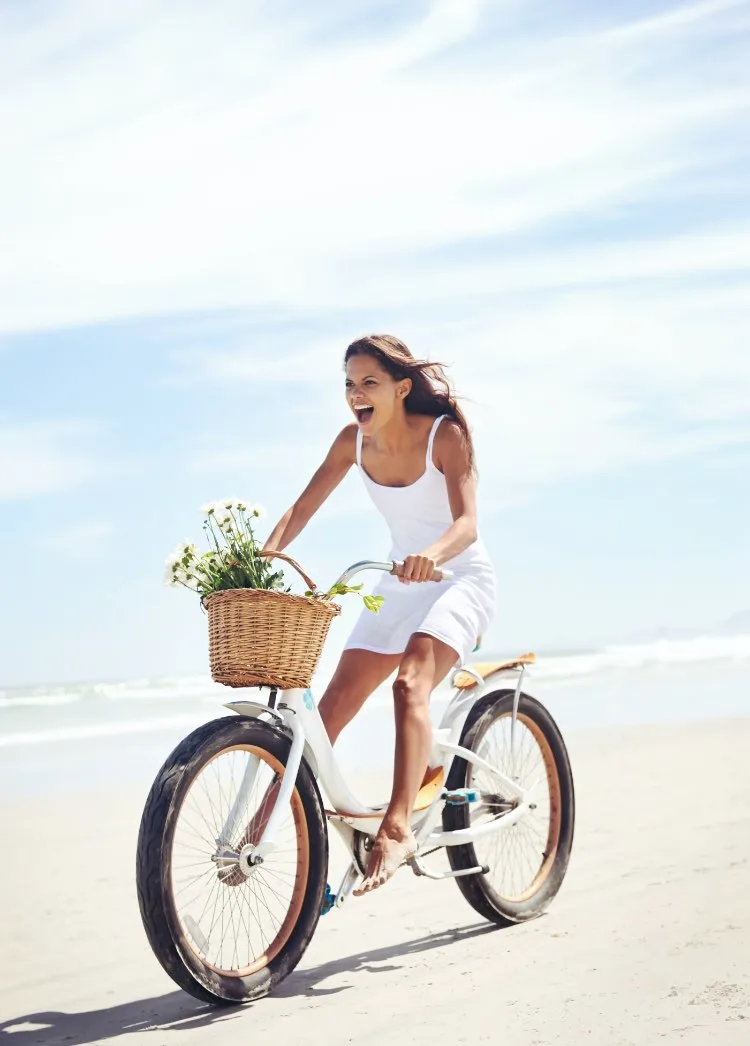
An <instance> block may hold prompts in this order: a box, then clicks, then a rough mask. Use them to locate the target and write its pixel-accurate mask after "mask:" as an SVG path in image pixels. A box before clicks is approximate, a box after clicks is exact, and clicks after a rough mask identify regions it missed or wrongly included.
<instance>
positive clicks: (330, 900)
mask: <svg viewBox="0 0 750 1046" xmlns="http://www.w3.org/2000/svg"><path fill="white" fill-rule="evenodd" d="M335 905H336V894H335V893H334V892H333V890H332V889H331V884H330V883H326V892H325V893H324V894H323V904H322V905H321V906H320V914H321V915H328V913H329V912H330V911H331V909H332V908H334V907H335Z"/></svg>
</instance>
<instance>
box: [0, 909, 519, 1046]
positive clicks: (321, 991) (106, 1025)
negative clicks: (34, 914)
mask: <svg viewBox="0 0 750 1046" xmlns="http://www.w3.org/2000/svg"><path fill="white" fill-rule="evenodd" d="M498 929H499V927H497V926H494V925H493V924H491V923H486V922H481V923H477V924H475V925H472V926H465V927H462V928H461V929H451V930H442V931H439V932H438V933H434V934H428V935H426V936H424V937H417V938H415V939H414V940H412V941H402V942H401V943H400V944H395V945H388V946H387V947H383V948H373V949H369V950H366V951H361V952H355V953H354V954H352V955H346V956H344V957H343V958H338V959H332V960H330V961H329V962H324V963H320V964H319V965H318V966H310V967H307V968H306V969H302V970H300V969H297V970H296V971H295V972H294V973H292V974H290V976H289V977H288V978H287V979H286V980H285V981H284V982H283V983H282V984H281V985H280V986H279V987H278V988H277V989H276V990H275V991H274V992H273V997H274V998H280V999H284V998H294V997H305V996H307V997H315V998H320V997H321V996H324V995H337V994H338V993H339V992H343V991H348V990H349V989H350V988H353V987H354V985H351V984H347V985H342V986H341V987H338V988H320V987H317V985H319V984H320V982H321V981H325V980H326V979H327V978H328V977H332V976H334V975H335V974H340V973H386V972H388V971H393V970H399V969H401V966H402V965H403V963H397V964H387V963H388V960H389V959H401V960H405V959H408V958H409V957H410V956H413V955H418V954H420V953H422V952H429V951H433V950H434V949H436V948H444V947H447V946H449V945H451V944H455V943H457V942H459V941H462V940H469V939H470V938H472V937H479V936H482V935H484V934H488V933H495V932H496V931H497V930H498ZM384 964H387V965H384ZM254 1005H258V1004H257V1003H247V1004H245V1005H244V1006H236V1007H235V1006H231V1007H229V1006H227V1007H224V1006H222V1007H215V1006H210V1005H208V1004H206V1003H199V1002H196V1001H195V1000H194V999H191V998H190V996H189V995H187V994H186V993H185V992H182V991H174V992H169V993H168V994H167V995H158V996H154V997H153V998H151V999H137V1000H135V1001H133V1002H125V1003H119V1004H117V1005H116V1006H109V1007H106V1008H102V1009H97V1010H88V1011H85V1012H82V1013H65V1012H64V1011H62V1010H38V1011H35V1012H34V1013H26V1014H23V1015H22V1016H19V1017H14V1018H13V1019H11V1020H6V1021H3V1022H2V1023H0V1043H2V1042H7V1043H8V1046H11V1044H12V1046H41V1044H44V1046H55V1044H60V1046H89V1044H91V1043H99V1042H106V1041H107V1040H109V1039H115V1038H117V1036H118V1035H126V1034H130V1033H133V1032H153V1031H165V1032H175V1031H181V1032H189V1031H193V1030H198V1029H200V1028H205V1027H207V1026H209V1025H212V1024H218V1023H220V1022H221V1021H227V1020H235V1019H236V1018H238V1017H241V1016H242V1014H243V1012H247V1011H248V1010H250V1009H252V1008H253V1006H254ZM260 1005H263V1003H262V1000H261V1002H260ZM25 1024H31V1025H36V1027H32V1028H24V1027H23V1025H25Z"/></svg>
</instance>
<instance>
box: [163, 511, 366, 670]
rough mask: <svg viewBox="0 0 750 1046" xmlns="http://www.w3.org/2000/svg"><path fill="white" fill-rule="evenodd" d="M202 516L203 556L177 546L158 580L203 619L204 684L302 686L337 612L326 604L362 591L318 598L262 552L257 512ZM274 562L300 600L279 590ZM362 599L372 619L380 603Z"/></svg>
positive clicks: (187, 545) (346, 589) (274, 555)
mask: <svg viewBox="0 0 750 1046" xmlns="http://www.w3.org/2000/svg"><path fill="white" fill-rule="evenodd" d="M203 514H204V517H205V518H204V522H203V529H204V531H205V533H206V537H207V538H208V543H209V548H208V550H207V551H205V552H203V553H201V552H200V551H199V550H198V548H197V547H196V545H194V544H193V543H191V542H189V541H185V542H183V543H182V544H180V545H179V546H178V548H177V550H176V551H175V552H174V553H173V555H172V556H170V557H169V559H168V560H167V566H166V581H167V583H168V584H169V585H173V586H180V585H182V586H183V587H184V588H188V589H190V590H191V591H194V592H197V593H198V594H199V595H200V599H201V604H202V605H203V607H204V608H205V609H206V611H207V613H208V633H209V658H210V663H211V676H212V678H213V679H214V680H215V681H216V682H219V683H225V684H226V685H227V686H235V687H243V686H273V687H278V688H279V689H283V690H290V689H292V688H294V687H308V686H309V685H310V680H311V678H312V675H313V673H314V672H315V669H316V667H317V664H318V661H319V660H320V654H321V652H322V649H323V644H324V642H325V639H326V636H327V635H328V629H329V627H330V624H331V621H332V620H333V618H334V617H336V616H338V614H340V613H341V608H340V606H339V605H338V604H337V603H334V602H333V600H334V598H335V597H336V596H340V595H345V594H347V593H357V594H360V595H362V592H361V590H362V585H356V586H347V585H334V586H333V588H331V589H329V590H328V591H327V592H319V591H318V589H317V586H316V585H315V582H314V581H312V580H311V578H310V577H308V575H307V574H306V573H305V572H304V570H302V568H301V567H300V566H299V564H298V563H296V562H295V561H294V560H293V559H292V558H291V557H290V556H287V555H285V554H284V553H283V552H274V551H264V550H263V548H262V546H261V545H260V544H259V542H258V541H257V539H256V537H255V531H254V525H255V521H256V520H257V519H260V518H261V517H262V516H263V515H264V513H263V509H262V508H261V507H260V506H259V505H250V504H249V503H248V502H246V501H242V500H239V499H230V500H227V501H219V502H213V503H211V504H209V505H205V506H204V507H203ZM274 559H276V560H279V559H280V560H283V561H284V562H285V563H288V564H289V565H290V566H292V567H293V568H294V569H295V570H296V571H297V573H299V574H300V576H301V577H302V578H303V580H304V581H305V584H306V585H307V589H306V591H305V594H304V595H295V594H293V593H292V592H291V591H290V589H289V587H288V586H285V583H284V575H283V572H282V571H281V570H280V569H278V567H276V566H274V564H273V563H272V562H271V561H272V560H274ZM362 599H363V602H364V604H365V606H366V607H367V609H368V610H371V611H373V612H374V613H377V612H378V610H379V609H380V606H381V605H382V602H383V598H382V596H368V595H362Z"/></svg>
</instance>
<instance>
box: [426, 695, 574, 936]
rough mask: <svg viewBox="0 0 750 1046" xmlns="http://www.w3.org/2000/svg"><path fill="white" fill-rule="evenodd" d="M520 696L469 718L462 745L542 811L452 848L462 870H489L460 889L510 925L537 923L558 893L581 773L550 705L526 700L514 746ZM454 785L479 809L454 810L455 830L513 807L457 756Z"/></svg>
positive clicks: (447, 814) (493, 702) (481, 706)
mask: <svg viewBox="0 0 750 1046" xmlns="http://www.w3.org/2000/svg"><path fill="white" fill-rule="evenodd" d="M513 698H514V692H513V691H512V690H498V691H495V692H494V693H492V694H488V695H486V696H485V697H484V698H482V699H481V700H480V701H478V702H477V704H476V705H475V706H474V707H473V708H472V710H471V712H470V713H469V716H468V718H467V720H466V724H465V726H464V729H463V732H462V736H461V742H460V743H461V745H462V746H463V747H465V748H469V749H471V751H472V752H476V753H477V754H478V755H480V756H482V757H483V758H484V759H486V760H487V761H488V762H489V763H491V764H492V765H493V766H495V767H497V769H498V770H499V771H500V772H501V773H503V774H505V776H506V777H510V778H511V779H513V780H516V781H517V782H518V783H519V784H520V785H521V786H522V787H523V788H532V787H533V789H534V803H535V808H534V809H533V810H529V811H528V812H527V813H526V814H525V815H524V816H523V817H522V818H521V819H520V820H518V821H516V822H515V824H510V825H508V827H503V828H500V829H499V830H498V831H497V832H494V833H492V834H491V835H488V836H486V837H484V838H483V839H479V840H477V841H476V842H474V843H471V844H467V845H465V846H449V847H447V854H448V860H449V862H450V865H451V868H453V869H454V871H458V870H462V869H465V868H474V867H476V866H477V865H486V866H488V867H489V871H488V872H487V873H486V874H484V875H483V874H479V873H477V874H476V875H468V876H462V877H460V878H457V879H456V885H457V886H458V888H459V890H460V891H461V893H462V894H463V895H464V897H465V898H466V900H467V901H468V902H469V904H470V905H471V906H472V908H474V910H475V911H477V912H478V913H479V914H480V915H482V916H484V918H485V919H489V920H491V921H492V922H495V923H497V924H498V925H500V926H506V925H509V924H511V923H519V922H524V921H525V920H527V919H533V918H535V917H536V916H537V915H541V913H542V912H543V911H544V910H545V908H546V907H547V906H548V905H549V903H550V902H551V901H552V899H553V898H554V896H555V895H556V894H557V892H558V890H559V889H560V886H561V885H562V881H563V879H564V877H565V872H566V870H567V867H568V861H569V859H570V852H571V847H572V845H573V829H574V823H575V794H574V789H573V774H572V771H571V767H570V760H569V758H568V753H567V749H566V748H565V742H564V741H563V738H562V735H561V733H560V731H559V729H558V727H557V724H556V723H555V721H554V720H553V718H552V716H551V715H550V714H549V712H548V711H547V709H546V708H545V707H544V705H542V704H540V702H539V701H537V700H535V699H534V698H533V697H529V696H527V695H526V694H521V696H520V700H519V705H518V718H517V721H516V724H515V731H514V738H513V740H514V744H513V747H512V748H511V724H512V714H513ZM446 787H447V788H448V789H451V788H472V789H475V790H476V791H478V792H479V793H480V795H479V801H478V802H477V803H471V804H467V805H466V806H446V807H445V810H444V811H443V827H444V828H445V829H446V830H447V831H451V830H454V829H456V828H468V827H469V825H477V824H483V823H487V822H488V821H494V820H498V819H500V818H502V817H503V816H504V815H506V814H507V813H509V812H510V811H511V810H512V809H513V803H512V802H509V801H508V800H506V799H505V798H504V796H503V795H502V785H501V783H500V782H498V779H497V777H496V776H495V775H493V774H491V773H490V772H489V771H487V770H484V769H483V768H481V767H480V768H477V767H474V766H473V765H472V764H471V763H468V762H466V760H464V759H459V758H456V759H455V760H454V762H453V765H452V766H451V770H450V773H449V775H448V781H447V785H446Z"/></svg>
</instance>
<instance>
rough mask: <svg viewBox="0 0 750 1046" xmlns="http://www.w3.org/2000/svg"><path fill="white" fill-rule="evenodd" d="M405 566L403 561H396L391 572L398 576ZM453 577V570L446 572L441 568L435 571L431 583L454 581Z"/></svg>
mask: <svg viewBox="0 0 750 1046" xmlns="http://www.w3.org/2000/svg"><path fill="white" fill-rule="evenodd" d="M403 565H404V562H403V560H400V559H394V560H393V570H391V573H392V574H396V575H397V574H398V572H399V570H400V569H401V567H403ZM453 576H454V575H453V571H452V570H444V569H442V568H440V569H438V570H436V571H435V573H434V574H433V575H432V578H431V579H430V580H431V581H452V580H453Z"/></svg>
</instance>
